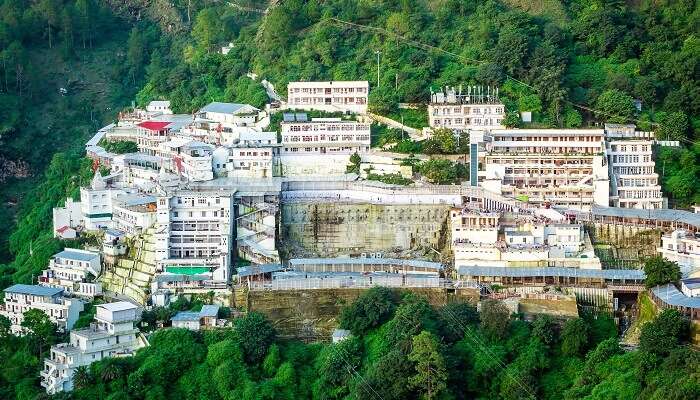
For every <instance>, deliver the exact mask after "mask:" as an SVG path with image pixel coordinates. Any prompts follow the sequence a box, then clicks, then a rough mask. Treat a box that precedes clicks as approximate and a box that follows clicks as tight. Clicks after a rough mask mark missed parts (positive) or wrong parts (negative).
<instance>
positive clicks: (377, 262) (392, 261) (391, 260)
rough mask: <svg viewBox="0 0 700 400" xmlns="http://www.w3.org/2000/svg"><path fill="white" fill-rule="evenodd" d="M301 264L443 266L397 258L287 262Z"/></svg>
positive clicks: (306, 259)
mask: <svg viewBox="0 0 700 400" xmlns="http://www.w3.org/2000/svg"><path fill="white" fill-rule="evenodd" d="M302 264H328V265H340V264H353V265H357V264H368V265H403V266H407V267H421V268H428V269H435V270H442V268H443V266H442V264H440V263H437V262H431V261H423V260H401V259H398V258H361V257H358V258H349V257H338V258H293V259H291V260H289V265H290V266H291V267H294V266H295V265H302Z"/></svg>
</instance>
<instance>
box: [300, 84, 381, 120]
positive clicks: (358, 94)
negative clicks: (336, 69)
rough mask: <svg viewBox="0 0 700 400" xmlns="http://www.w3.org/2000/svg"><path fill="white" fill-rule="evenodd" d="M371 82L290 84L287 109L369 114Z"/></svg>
mask: <svg viewBox="0 0 700 400" xmlns="http://www.w3.org/2000/svg"><path fill="white" fill-rule="evenodd" d="M368 96H369V82H367V81H330V82H289V85H287V108H290V109H297V110H320V111H328V112H336V111H343V112H352V113H358V114H364V113H366V112H367V101H368Z"/></svg>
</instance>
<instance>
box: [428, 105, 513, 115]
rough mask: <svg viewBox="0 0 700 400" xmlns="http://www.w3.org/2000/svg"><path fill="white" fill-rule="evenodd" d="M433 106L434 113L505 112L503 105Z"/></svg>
mask: <svg viewBox="0 0 700 400" xmlns="http://www.w3.org/2000/svg"><path fill="white" fill-rule="evenodd" d="M432 107H433V113H432V114H433V115H435V116H437V115H451V114H452V113H454V114H462V115H467V114H470V113H471V114H503V112H504V111H503V107H484V108H479V107H464V108H462V107H435V106H432Z"/></svg>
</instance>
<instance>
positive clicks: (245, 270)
mask: <svg viewBox="0 0 700 400" xmlns="http://www.w3.org/2000/svg"><path fill="white" fill-rule="evenodd" d="M283 269H284V268H283V267H282V266H281V265H280V264H260V265H250V266H248V267H241V268H238V276H239V277H241V278H243V277H246V276H250V275H258V274H266V273H268V272H277V271H282V270H283Z"/></svg>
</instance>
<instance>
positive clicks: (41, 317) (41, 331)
mask: <svg viewBox="0 0 700 400" xmlns="http://www.w3.org/2000/svg"><path fill="white" fill-rule="evenodd" d="M21 326H22V328H23V329H25V330H26V331H27V332H28V334H29V335H30V337H31V338H32V341H33V342H34V343H35V344H36V346H37V349H38V352H39V358H42V356H43V354H44V348H45V347H46V346H49V345H51V344H52V343H53V342H54V339H55V336H56V324H54V323H53V322H51V319H49V316H48V315H46V313H45V312H44V311H42V310H39V309H36V308H32V309H31V310H28V311H27V312H25V313H24V318H23V319H22V323H21Z"/></svg>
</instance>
